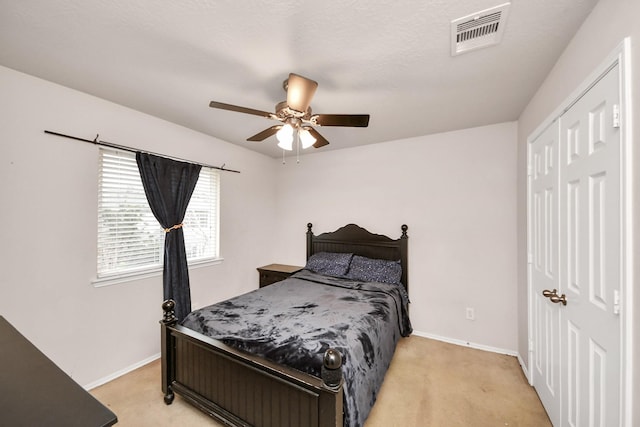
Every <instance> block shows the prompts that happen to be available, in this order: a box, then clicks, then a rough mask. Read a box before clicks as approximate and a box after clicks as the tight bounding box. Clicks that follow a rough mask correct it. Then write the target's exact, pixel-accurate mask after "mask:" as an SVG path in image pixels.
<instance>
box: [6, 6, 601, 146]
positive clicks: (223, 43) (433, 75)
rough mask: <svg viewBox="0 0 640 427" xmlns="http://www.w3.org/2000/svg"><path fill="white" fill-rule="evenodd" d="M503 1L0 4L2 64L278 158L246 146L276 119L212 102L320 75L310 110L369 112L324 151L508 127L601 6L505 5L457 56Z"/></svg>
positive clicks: (248, 102) (260, 101)
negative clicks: (493, 36) (461, 32)
mask: <svg viewBox="0 0 640 427" xmlns="http://www.w3.org/2000/svg"><path fill="white" fill-rule="evenodd" d="M503 2H504V0H459V1H456V0H421V1H391V0H325V1H309V0H299V1H293V0H266V1H265V0H263V1H256V0H251V1H238V0H180V1H158V0H126V1H124V0H123V1H114V0H55V1H52V0H0V65H4V66H6V67H9V68H13V69H15V70H18V71H22V72H25V73H28V74H31V75H34V76H37V77H41V78H44V79H46V80H49V81H52V82H56V83H59V84H62V85H65V86H68V87H71V88H74V89H77V90H80V91H83V92H86V93H89V94H92V95H95V96H98V97H101V98H104V99H107V100H110V101H113V102H116V103H118V104H121V105H125V106H128V107H131V108H134V109H136V110H139V111H143V112H145V113H148V114H151V115H154V116H157V117H160V118H163V119H166V120H169V121H171V122H174V123H178V124H181V125H183V126H186V127H189V128H192V129H195V130H197V131H200V132H203V133H206V134H209V135H212V136H215V137H217V138H220V139H223V140H225V141H229V142H231V143H234V144H238V145H242V146H245V147H247V148H250V149H253V150H255V151H259V152H262V153H265V154H267V155H270V156H272V157H278V156H281V155H282V153H281V151H280V150H279V149H278V148H277V147H276V141H275V137H271V138H268V139H267V140H265V141H264V142H262V143H256V142H247V141H245V139H246V138H247V137H249V136H251V135H254V134H255V133H257V132H259V131H261V130H263V129H265V128H267V127H270V126H272V125H273V124H276V122H273V121H270V120H268V119H265V118H262V117H258V116H252V115H247V114H241V113H235V112H229V111H223V110H215V109H211V108H209V107H208V104H209V101H211V100H216V101H220V102H225V103H230V104H235V105H240V106H245V107H250V108H254V109H258V110H265V111H274V106H275V104H276V103H277V102H279V101H282V100H284V99H285V92H284V91H283V90H282V81H283V80H284V79H285V78H286V77H287V76H288V74H289V73H290V72H294V73H297V74H301V75H303V76H306V77H309V78H311V79H314V80H316V81H317V82H318V83H319V87H318V91H317V92H316V94H315V96H314V98H313V101H312V103H311V106H312V108H313V111H314V112H315V113H330V114H350V113H353V114H363V113H368V114H370V115H371V120H370V123H369V127H368V128H335V127H323V128H319V129H318V130H319V132H320V133H322V135H323V136H324V137H325V138H327V139H328V140H329V141H330V142H331V145H329V146H326V147H323V148H320V149H318V150H323V151H325V150H329V149H340V148H346V147H351V146H357V145H362V144H371V143H377V142H383V141H392V140H396V139H401V138H407V137H413V136H419V135H427V134H431V133H436V132H445V131H450V130H456V129H463V128H469V127H474V126H481V125H487V124H493V123H499V122H504V121H511V120H516V119H517V118H518V117H519V115H520V113H521V112H522V110H523V108H524V107H525V106H526V104H527V103H528V101H529V100H530V98H531V96H532V95H533V94H534V93H535V90H536V89H537V88H538V86H539V85H540V83H541V82H542V81H543V79H544V78H545V76H546V75H547V73H548V72H549V71H550V69H551V67H552V66H553V64H554V63H555V61H556V59H557V58H558V56H559V55H560V53H561V52H562V51H563V49H564V48H565V46H566V45H567V43H568V42H569V40H570V39H571V37H572V36H573V34H574V33H575V31H576V30H577V28H578V27H579V25H580V24H581V23H582V21H583V20H584V19H585V18H586V16H587V15H588V13H589V12H590V11H591V9H592V8H593V6H594V5H595V3H596V2H597V0H513V1H512V2H511V8H510V12H509V18H508V21H507V26H506V29H505V33H504V37H503V41H502V43H501V44H499V45H497V46H493V47H489V48H486V49H481V50H477V51H474V52H470V53H467V54H463V55H460V56H456V57H452V56H451V54H450V37H451V36H450V28H449V25H450V21H451V20H453V19H456V18H459V17H461V16H464V15H468V14H471V13H474V12H478V11H480V10H483V9H486V8H489V7H493V6H496V5H498V4H501V3H503ZM68 131H69V132H70V133H71V131H72V130H68ZM98 131H100V132H108V130H96V132H98ZM80 136H82V135H80ZM114 142H120V143H126V141H114ZM309 150H315V149H313V148H311V149H309Z"/></svg>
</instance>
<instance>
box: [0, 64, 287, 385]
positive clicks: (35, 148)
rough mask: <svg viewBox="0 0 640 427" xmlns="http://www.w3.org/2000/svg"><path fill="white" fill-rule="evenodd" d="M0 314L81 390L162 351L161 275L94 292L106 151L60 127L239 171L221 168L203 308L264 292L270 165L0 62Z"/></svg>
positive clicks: (198, 274)
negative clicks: (214, 254) (215, 239)
mask: <svg viewBox="0 0 640 427" xmlns="http://www.w3.org/2000/svg"><path fill="white" fill-rule="evenodd" d="M0 94H2V95H1V96H0V144H1V146H2V155H1V156H0V200H1V203H2V206H1V208H0V224H2V244H1V245H0V263H1V270H2V274H0V290H1V292H2V293H1V295H0V315H2V316H4V317H5V318H6V319H8V320H9V321H10V322H11V323H12V324H13V325H14V326H15V327H16V328H17V329H18V330H20V331H21V332H22V333H23V334H24V335H25V336H26V337H27V338H29V339H30V340H31V341H32V342H33V343H34V344H35V345H36V346H37V347H39V348H40V349H41V350H42V351H43V352H44V353H45V354H46V355H47V356H49V357H50V358H51V359H53V360H54V362H55V363H57V364H58V365H59V366H60V367H61V368H62V369H63V370H64V371H66V372H67V373H68V374H69V375H71V376H72V377H73V378H74V379H75V380H76V381H78V382H79V383H80V384H82V385H87V384H91V383H94V382H96V381H99V380H100V379H102V378H104V377H106V376H108V375H111V374H113V373H114V372H117V371H120V370H122V369H125V368H127V367H129V366H131V365H132V364H135V363H138V362H140V361H142V360H144V359H146V358H149V357H151V356H153V355H155V354H157V353H159V351H160V339H159V338H160V336H159V326H158V321H159V320H160V318H161V316H162V310H161V308H160V305H161V302H162V279H161V277H160V276H158V277H154V278H150V279H145V280H138V281H134V282H130V283H126V284H118V285H113V286H108V287H102V288H95V287H93V286H92V285H91V283H90V281H91V279H92V278H94V277H95V272H96V230H97V158H98V157H97V147H95V146H93V145H91V144H87V143H83V142H79V141H73V140H70V139H65V138H59V137H56V136H51V135H46V134H44V132H43V131H44V130H45V129H47V130H52V131H58V132H61V133H67V134H71V135H75V136H79V137H83V138H88V139H93V138H94V137H95V135H96V133H100V139H103V140H106V141H110V142H114V143H117V144H122V145H130V146H135V147H136V148H141V149H146V150H149V151H154V152H158V153H163V154H167V155H170V156H176V157H181V158H187V159H193V160H196V161H199V162H204V163H210V164H214V165H221V164H222V163H226V166H227V167H228V168H232V169H238V170H240V171H241V172H242V173H241V174H234V173H223V174H222V177H221V180H222V189H221V205H222V208H221V209H222V210H221V255H222V256H223V257H224V258H225V260H224V262H223V263H222V264H219V265H215V266H210V267H204V268H199V269H194V270H192V272H191V285H192V300H193V302H194V306H201V305H205V304H208V303H212V302H215V301H218V300H221V299H223V298H226V297H229V296H232V295H236V294H238V293H241V292H245V291H248V290H250V289H253V288H255V287H256V286H257V281H258V276H257V272H256V270H255V268H256V267H257V266H259V265H261V264H265V263H267V262H268V261H271V256H270V255H269V254H268V253H267V252H266V251H265V248H267V247H269V242H270V241H271V239H272V236H273V234H272V224H273V222H274V218H275V207H276V205H275V189H276V181H275V166H276V163H275V162H274V161H273V159H271V158H268V157H265V156H263V155H260V154H256V153H254V152H251V151H249V150H246V149H244V148H241V147H238V146H235V145H232V144H229V143H226V142H222V141H219V140H216V139H214V138H211V137H208V136H205V135H203V134H199V133H197V132H194V131H191V130H188V129H186V128H183V127H180V126H177V125H175V124H172V123H169V122H166V121H163V120H160V119H157V118H154V117H151V116H148V115H145V114H142V113H140V112H137V111H134V110H131V109H127V108H124V107H122V106H118V105H115V104H112V103H110V102H107V101H104V100H101V99H97V98H95V97H91V96H89V95H86V94H83V93H80V92H77V91H73V90H70V89H68V88H65V87H62V86H58V85H55V84H52V83H49V82H46V81H43V80H40V79H37V78H34V77H31V76H27V75H25V74H21V73H18V72H15V71H13V70H10V69H7V68H4V67H0Z"/></svg>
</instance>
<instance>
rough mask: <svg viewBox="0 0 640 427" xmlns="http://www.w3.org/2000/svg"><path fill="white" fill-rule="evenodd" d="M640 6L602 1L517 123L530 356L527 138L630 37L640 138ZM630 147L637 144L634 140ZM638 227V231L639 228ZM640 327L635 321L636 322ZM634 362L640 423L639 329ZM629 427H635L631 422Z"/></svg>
mask: <svg viewBox="0 0 640 427" xmlns="http://www.w3.org/2000/svg"><path fill="white" fill-rule="evenodd" d="M639 16H640V2H639V1H638V0H600V1H599V2H598V4H597V5H596V6H595V8H594V9H593V11H592V12H591V14H590V15H589V17H588V18H587V19H586V20H585V22H584V23H583V24H582V26H581V28H580V29H579V31H578V32H577V33H576V35H575V36H574V38H573V40H572V41H571V43H570V44H569V45H568V46H567V48H566V50H565V52H564V53H563V54H562V56H561V57H560V59H559V60H558V62H557V63H556V65H555V66H554V68H553V70H552V71H551V72H550V73H549V75H548V76H547V78H546V80H545V81H544V83H543V84H542V86H541V87H540V89H539V90H538V91H537V93H536V94H535V96H534V97H533V99H532V100H531V102H530V103H529V105H528V106H527V108H526V109H525V111H524V112H523V113H522V115H521V117H520V119H519V121H518V305H519V310H518V337H519V343H518V350H519V352H520V354H521V355H522V356H523V357H525V358H526V357H527V316H528V313H527V276H526V273H527V269H526V150H527V147H526V145H527V143H526V140H527V137H528V136H529V135H530V134H531V133H532V132H533V131H534V130H535V128H536V127H537V126H538V125H539V124H540V123H542V121H543V120H545V118H546V117H547V116H548V115H550V114H551V113H552V112H553V111H554V110H555V109H556V107H558V106H559V105H560V104H561V103H562V102H563V101H564V100H565V99H567V97H568V96H569V95H570V94H571V93H572V92H573V91H574V90H575V89H576V88H577V87H578V86H579V85H580V84H581V83H582V82H583V81H584V80H585V79H586V78H587V76H588V75H589V74H591V73H592V71H594V70H595V69H596V67H597V66H598V65H600V64H601V63H602V62H603V61H604V60H605V59H606V58H607V57H608V56H609V54H610V53H611V52H612V51H613V50H614V48H616V46H617V45H619V44H620V43H621V42H622V40H623V39H624V38H625V37H627V36H630V37H631V57H632V75H631V81H632V82H633V83H632V94H631V102H632V104H633V105H634V107H633V108H635V111H634V113H633V118H632V126H633V131H632V134H633V135H640V116H639V115H638V111H639V110H638V106H639V105H640V85H638V82H640V25H638V22H637V18H638V17H639ZM636 139H637V138H634V142H633V143H632V145H635V142H636V141H635V140H636ZM633 151H634V153H633V164H634V168H635V176H634V178H633V182H638V178H640V176H639V171H640V169H639V167H638V166H640V150H638V149H636V148H635V147H634V150H633ZM639 189H640V186H637V185H636V186H635V188H634V190H633V192H634V194H633V198H634V204H635V206H634V209H633V210H634V213H633V215H632V217H633V218H639V215H638V214H639V213H640V197H639V196H640V194H639ZM637 225H638V223H637V222H636V224H635V226H634V228H636V229H637ZM630 238H631V239H633V242H634V252H636V253H637V251H638V250H640V240H639V239H638V236H637V233H636V232H635V231H634V234H633V235H632V236H630ZM633 270H634V275H635V277H640V276H639V275H640V263H636V264H635V265H634V266H633ZM633 287H634V288H636V291H635V295H634V305H635V307H636V310H637V307H640V292H639V291H637V286H635V285H634V286H633ZM633 323H634V324H636V325H637V321H634V322H633ZM633 341H634V343H633V345H634V357H633V360H634V361H635V362H636V363H635V364H636V367H635V368H634V373H633V375H634V380H633V383H634V384H635V390H634V396H635V399H634V402H633V405H630V406H632V407H634V408H635V414H633V417H634V418H633V419H634V420H638V419H640V373H639V372H638V371H639V369H638V368H637V361H638V360H640V358H639V355H640V328H637V327H636V328H635V330H634V331H633ZM629 425H637V421H636V422H635V423H634V422H632V421H631V420H629Z"/></svg>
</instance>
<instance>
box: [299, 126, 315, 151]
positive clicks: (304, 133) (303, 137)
mask: <svg viewBox="0 0 640 427" xmlns="http://www.w3.org/2000/svg"><path fill="white" fill-rule="evenodd" d="M298 135H299V136H300V145H302V149H303V150H304V149H305V148H309V147H311V146H312V145H313V144H315V143H316V141H317V140H316V139H315V138H314V137H313V135H311V133H309V131H308V130H307V129H305V128H302V129H300V130H299V131H298Z"/></svg>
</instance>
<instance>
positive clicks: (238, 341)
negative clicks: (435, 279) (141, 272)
mask: <svg viewBox="0 0 640 427" xmlns="http://www.w3.org/2000/svg"><path fill="white" fill-rule="evenodd" d="M401 230H402V234H401V236H400V238H398V239H391V238H389V237H387V236H383V235H379V234H373V233H370V232H369V231H367V230H365V229H364V228H361V227H359V226H357V225H354V224H349V225H346V226H344V227H342V228H340V229H338V230H336V231H334V232H330V233H324V234H320V235H318V236H316V235H314V234H313V231H312V225H311V224H308V225H307V266H306V267H307V268H305V270H303V271H301V272H299V273H296V274H294V275H293V276H292V277H290V278H288V279H286V280H284V281H282V282H278V283H276V284H272V285H270V286H268V287H265V288H261V289H258V290H256V291H252V292H249V293H247V294H244V295H241V296H238V297H235V298H232V299H230V300H227V301H223V302H221V303H218V304H214V305H212V306H209V307H206V308H203V309H200V310H197V311H194V312H192V313H190V314H189V315H188V316H187V317H186V318H185V319H184V321H183V322H182V324H178V322H177V320H176V319H175V316H174V315H173V308H174V303H173V301H165V302H164V303H163V311H164V316H163V319H162V321H161V328H162V334H161V338H162V390H163V392H164V395H165V397H164V399H165V403H167V404H170V403H171V402H172V401H173V399H174V394H175V393H177V394H179V395H180V396H181V397H183V398H184V399H185V400H187V401H188V402H190V403H191V404H193V405H195V406H196V407H198V408H199V409H201V410H203V411H205V412H206V413H208V414H209V415H211V416H212V417H213V418H215V419H216V420H218V421H219V422H222V423H223V424H225V425H229V426H256V427H261V426H265V427H269V426H273V427H286V426H292V427H293V426H296V427H297V426H318V427H329V426H331V427H340V426H343V425H344V426H361V425H362V424H363V423H364V420H365V419H366V416H367V415H368V412H369V410H370V409H371V406H372V405H373V402H374V401H375V397H376V394H377V391H378V389H379V387H380V384H381V382H382V379H383V378H384V373H385V372H386V369H387V367H388V365H389V363H390V361H391V357H392V356H393V352H394V350H395V344H396V343H397V341H398V340H399V339H400V337H401V336H407V335H408V334H409V333H410V332H411V325H410V322H409V318H408V313H407V304H408V296H407V290H408V274H407V272H408V265H407V239H408V236H407V226H406V225H403V226H402V227H401ZM334 260H335V261H334ZM345 263H346V264H347V267H346V268H347V269H346V270H344V269H343V268H344V265H345ZM379 265H382V266H383V267H384V268H383V269H382V270H384V272H385V275H384V276H378V275H376V274H378V272H379V271H382V270H378V269H377V267H378V266H379ZM372 266H373V267H372ZM387 267H389V268H390V269H391V270H392V276H393V277H394V279H393V280H387V279H386V277H387V272H386V270H385V269H386V268H387ZM341 269H342V270H341ZM372 269H373V270H372ZM334 270H335V271H334ZM372 271H373V273H372ZM372 274H373V276H372ZM372 277H373V280H371V278H372ZM385 282H394V283H385ZM267 308H268V309H267ZM362 313H363V314H362ZM285 314H286V315H287V316H285ZM342 316H347V317H342ZM260 322H263V323H260ZM187 326H188V327H187ZM363 330H364V331H365V332H366V333H365V332H363ZM254 333H255V335H254Z"/></svg>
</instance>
